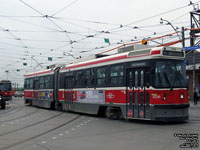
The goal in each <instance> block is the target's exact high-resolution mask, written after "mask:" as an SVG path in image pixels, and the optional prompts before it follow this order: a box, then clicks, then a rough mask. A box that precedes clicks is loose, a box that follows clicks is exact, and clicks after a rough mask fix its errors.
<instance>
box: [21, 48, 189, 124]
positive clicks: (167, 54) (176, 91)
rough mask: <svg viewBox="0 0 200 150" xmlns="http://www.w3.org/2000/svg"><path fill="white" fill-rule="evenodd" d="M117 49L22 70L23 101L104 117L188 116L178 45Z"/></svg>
mask: <svg viewBox="0 0 200 150" xmlns="http://www.w3.org/2000/svg"><path fill="white" fill-rule="evenodd" d="M124 51H126V52H124ZM119 52H121V53H119V54H115V55H111V56H105V57H100V58H98V57H97V58H95V59H92V60H87V61H82V62H77V63H73V64H70V65H66V66H64V67H57V68H53V69H47V70H44V71H40V72H35V73H30V74H27V75H25V90H24V99H25V103H26V104H31V105H33V106H39V107H45V108H51V109H59V110H64V111H74V112H82V113H88V114H100V115H105V116H106V117H108V118H113V117H115V118H126V119H148V120H159V121H184V120H188V118H189V114H188V107H189V103H188V91H187V80H186V71H185V66H184V57H185V54H184V52H183V51H182V49H180V48H172V47H155V48H146V49H140V50H135V49H134V46H132V47H130V46H129V47H124V48H121V49H120V50H119Z"/></svg>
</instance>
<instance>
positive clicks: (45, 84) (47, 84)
mask: <svg viewBox="0 0 200 150" xmlns="http://www.w3.org/2000/svg"><path fill="white" fill-rule="evenodd" d="M50 81H51V78H50V76H46V77H45V80H44V86H45V88H50Z"/></svg>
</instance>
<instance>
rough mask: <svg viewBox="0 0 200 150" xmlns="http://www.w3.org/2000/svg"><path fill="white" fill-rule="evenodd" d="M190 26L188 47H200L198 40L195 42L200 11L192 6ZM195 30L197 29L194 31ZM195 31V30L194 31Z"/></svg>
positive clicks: (199, 25) (193, 58) (199, 31)
mask: <svg viewBox="0 0 200 150" xmlns="http://www.w3.org/2000/svg"><path fill="white" fill-rule="evenodd" d="M190 26H191V30H190V46H194V45H200V40H196V38H195V37H196V35H195V34H197V33H200V30H198V29H200V9H199V7H198V5H197V7H196V5H195V6H194V11H192V12H190ZM195 28H197V29H195ZM194 29H195V30H194ZM195 53H196V50H193V51H192V65H193V71H192V78H193V81H192V91H193V90H194V89H195V87H196V84H195V80H196V79H195V70H196V67H195V64H196V59H195V57H196V55H195Z"/></svg>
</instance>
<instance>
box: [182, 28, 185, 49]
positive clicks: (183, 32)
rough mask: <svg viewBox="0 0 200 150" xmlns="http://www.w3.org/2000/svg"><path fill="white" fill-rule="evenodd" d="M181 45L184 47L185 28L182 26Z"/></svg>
mask: <svg viewBox="0 0 200 150" xmlns="http://www.w3.org/2000/svg"><path fill="white" fill-rule="evenodd" d="M182 46H183V47H185V29H184V27H182Z"/></svg>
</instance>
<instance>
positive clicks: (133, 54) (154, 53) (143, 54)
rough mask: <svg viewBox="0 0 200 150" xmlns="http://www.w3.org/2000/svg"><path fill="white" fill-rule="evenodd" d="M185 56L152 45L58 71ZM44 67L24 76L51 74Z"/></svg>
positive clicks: (172, 48) (73, 64)
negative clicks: (151, 46)
mask: <svg viewBox="0 0 200 150" xmlns="http://www.w3.org/2000/svg"><path fill="white" fill-rule="evenodd" d="M184 57H185V54H184V52H183V51H182V49H181V48H176V47H154V48H146V49H140V50H133V51H129V52H124V53H119V54H115V55H110V56H105V57H101V58H96V59H91V60H87V61H82V62H76V63H72V64H67V65H65V66H63V67H61V69H60V71H61V72H65V71H68V70H76V69H80V68H89V67H92V66H101V65H107V64H113V63H120V62H128V61H133V60H144V59H154V58H163V59H166V58H171V59H183V58H184ZM55 69H56V68H52V69H46V70H42V71H38V72H33V73H29V74H26V75H25V78H28V77H31V76H41V75H47V74H53V72H54V70H55Z"/></svg>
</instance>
